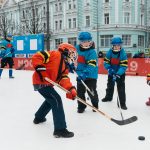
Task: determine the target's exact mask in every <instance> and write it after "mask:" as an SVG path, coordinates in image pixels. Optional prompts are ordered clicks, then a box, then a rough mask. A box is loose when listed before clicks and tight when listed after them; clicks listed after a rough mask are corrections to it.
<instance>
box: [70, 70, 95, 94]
mask: <svg viewBox="0 0 150 150" xmlns="http://www.w3.org/2000/svg"><path fill="white" fill-rule="evenodd" d="M73 72H74V73H75V74H76V76H78V74H77V73H76V71H73ZM81 82H82V84H83V85H84V87H85V88H86V90H87V91H89V93H90V94H91V95H92V96H94V92H93V91H91V90H90V89H89V87H88V86H87V85H86V84H85V82H84V81H83V80H82V79H81Z"/></svg>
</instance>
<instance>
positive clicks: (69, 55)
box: [32, 43, 77, 138]
mask: <svg viewBox="0 0 150 150" xmlns="http://www.w3.org/2000/svg"><path fill="white" fill-rule="evenodd" d="M74 61H76V49H75V47H74V46H72V45H71V44H68V43H62V44H60V45H59V47H58V51H40V52H38V53H36V54H34V55H33V57H32V64H33V67H34V68H35V72H34V74H33V86H34V89H35V90H37V91H38V92H39V93H40V94H41V95H42V96H43V97H44V99H45V101H44V102H43V104H42V105H41V106H40V108H39V109H38V111H37V112H36V113H35V118H34V120H33V122H34V123H35V124H39V123H42V122H45V121H46V118H45V117H46V115H47V114H48V112H49V111H50V110H52V114H53V121H54V133H53V135H54V136H55V137H57V138H59V137H65V138H69V137H73V136H74V133H73V132H69V131H68V130H67V125H66V120H65V113H64V109H63V104H62V99H61V97H60V95H59V94H58V93H57V91H56V90H55V89H54V88H53V85H52V84H50V83H48V82H47V81H45V79H44V78H45V77H47V78H49V79H51V80H52V81H54V82H56V83H58V84H59V85H61V86H62V87H64V88H65V89H67V90H68V91H70V92H68V93H67V94H66V97H67V98H69V99H72V100H74V99H75V97H76V95H77V92H76V88H75V87H74V86H73V85H72V83H71V82H70V78H69V77H68V73H69V70H70V66H72V64H74Z"/></svg>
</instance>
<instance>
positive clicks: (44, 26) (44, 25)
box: [43, 23, 46, 33]
mask: <svg viewBox="0 0 150 150" xmlns="http://www.w3.org/2000/svg"><path fill="white" fill-rule="evenodd" d="M43 28H44V33H45V32H46V23H44V24H43Z"/></svg>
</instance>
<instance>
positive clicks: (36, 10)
mask: <svg viewBox="0 0 150 150" xmlns="http://www.w3.org/2000/svg"><path fill="white" fill-rule="evenodd" d="M35 13H36V16H38V8H36V9H35Z"/></svg>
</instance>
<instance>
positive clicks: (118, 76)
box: [102, 37, 128, 110]
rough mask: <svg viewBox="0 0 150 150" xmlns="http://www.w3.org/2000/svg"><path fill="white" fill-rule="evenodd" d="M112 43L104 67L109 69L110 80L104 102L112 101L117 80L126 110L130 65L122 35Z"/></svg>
mask: <svg viewBox="0 0 150 150" xmlns="http://www.w3.org/2000/svg"><path fill="white" fill-rule="evenodd" d="M111 44H112V48H111V49H110V50H109V51H108V52H107V54H106V57H105V58H104V67H105V68H106V69H107V70H108V82H107V89H106V96H105V97H104V98H103V99H102V102H109V101H112V98H113V93H114V85H115V82H116V84H117V91H118V96H119V100H120V105H121V109H124V110H126V109H127V106H126V94H125V71H126V69H127V65H128V64H127V63H128V60H127V55H126V53H125V50H124V49H123V48H122V47H121V44H122V40H121V38H120V37H114V38H113V39H112V42H111Z"/></svg>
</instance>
